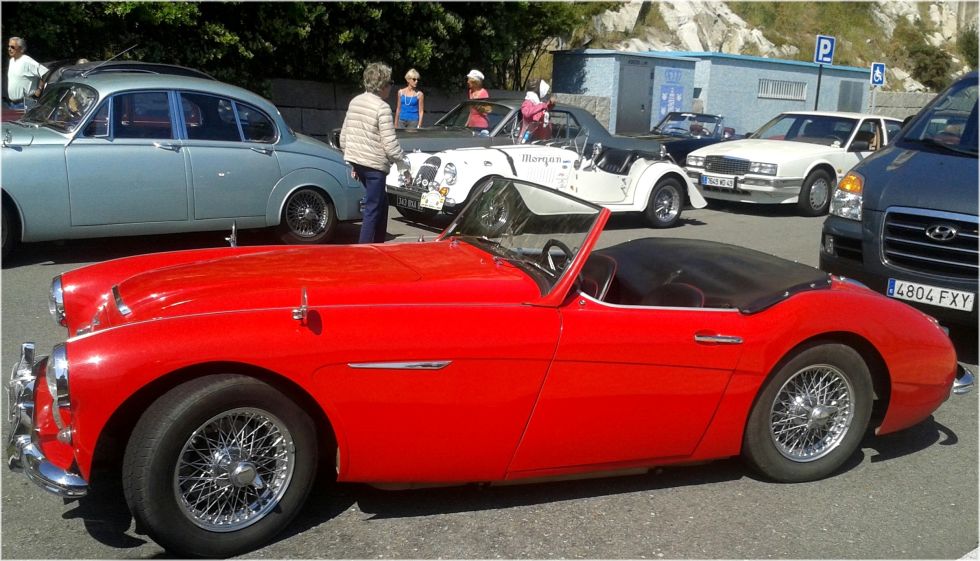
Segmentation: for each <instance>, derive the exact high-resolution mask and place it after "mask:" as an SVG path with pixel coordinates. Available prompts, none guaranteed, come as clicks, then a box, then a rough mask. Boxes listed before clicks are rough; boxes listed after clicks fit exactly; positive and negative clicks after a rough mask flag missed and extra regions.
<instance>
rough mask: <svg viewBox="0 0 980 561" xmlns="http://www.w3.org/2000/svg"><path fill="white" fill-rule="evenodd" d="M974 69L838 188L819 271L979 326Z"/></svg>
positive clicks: (937, 315)
mask: <svg viewBox="0 0 980 561" xmlns="http://www.w3.org/2000/svg"><path fill="white" fill-rule="evenodd" d="M977 191H978V182H977V73H976V72H972V73H970V74H967V75H965V76H963V77H962V78H960V79H959V80H957V81H956V83H954V84H953V85H951V86H950V87H949V88H948V89H947V90H946V91H944V92H943V93H942V94H940V95H939V96H938V97H937V98H936V99H935V100H933V101H932V103H930V104H929V105H927V106H926V107H925V108H923V109H922V111H920V112H919V114H918V115H916V116H915V117H914V118H913V119H912V120H911V122H909V123H907V124H906V126H905V127H904V128H903V129H902V132H901V133H900V135H899V137H898V138H897V139H896V140H895V141H894V142H892V143H891V145H890V146H889V147H888V148H886V149H885V150H882V151H880V152H878V153H877V154H875V155H873V156H871V157H870V158H868V159H866V160H865V161H863V162H861V163H860V164H858V165H857V166H855V167H854V168H853V169H852V170H851V172H850V173H848V174H847V176H845V177H844V179H842V180H841V182H840V184H839V185H838V187H837V189H836V190H835V192H834V196H833V201H832V203H831V206H830V216H828V217H827V220H826V221H825V222H824V225H823V233H822V236H821V240H820V268H821V269H823V270H825V271H828V272H830V273H834V274H839V275H843V276H847V277H851V278H854V279H855V280H858V281H860V282H863V283H864V284H866V285H868V286H869V287H870V288H872V289H873V290H876V291H878V292H881V293H883V294H885V295H887V296H890V297H892V298H897V299H900V300H903V301H906V302H907V303H909V304H911V305H913V306H915V307H917V308H919V309H921V310H923V311H924V312H926V313H928V314H929V315H931V316H933V317H935V318H937V319H939V320H940V321H941V322H943V323H951V324H960V325H970V326H974V327H975V326H976V325H977V288H978V286H977V273H978V267H977V257H978V252H977V239H978V232H977Z"/></svg>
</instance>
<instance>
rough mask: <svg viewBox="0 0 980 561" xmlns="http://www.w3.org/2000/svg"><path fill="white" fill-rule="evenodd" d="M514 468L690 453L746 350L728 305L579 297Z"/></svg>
mask: <svg viewBox="0 0 980 561" xmlns="http://www.w3.org/2000/svg"><path fill="white" fill-rule="evenodd" d="M561 316H562V334H561V339H560V341H559V344H558V350H557V352H556V355H555V361H554V364H553V365H552V367H551V370H550V371H549V372H548V377H547V379H546V380H545V383H544V386H543V388H542V390H541V396H540V398H539V399H538V403H537V405H536V406H535V408H534V414H533V416H532V417H531V420H530V422H529V423H528V428H527V431H526V433H525V435H524V438H523V439H522V441H521V446H520V448H519V449H518V451H517V454H516V455H515V457H514V461H513V463H512V465H511V467H510V469H509V470H508V471H509V472H510V473H511V474H513V473H517V472H528V471H535V470H542V469H549V468H562V467H571V466H587V465H589V466H592V465H595V466H598V465H608V466H615V465H617V464H620V465H621V464H624V463H629V462H636V461H642V460H647V459H654V458H668V457H674V458H678V457H684V456H688V455H690V454H691V453H692V452H693V451H694V450H695V447H696V446H697V444H698V442H699V440H700V438H701V436H702V435H703V434H704V432H705V430H706V428H707V426H708V423H709V421H710V420H711V418H712V415H713V414H714V412H715V409H716V408H717V406H718V403H719V401H720V399H721V396H722V394H723V393H724V391H725V388H726V386H727V384H728V381H729V380H730V378H731V376H732V373H733V371H734V369H735V367H736V365H737V363H738V360H739V358H740V356H741V354H742V347H741V340H740V339H739V338H740V336H741V335H740V333H741V326H742V317H741V315H740V314H739V313H738V312H737V311H734V310H730V309H707V308H691V309H683V308H657V307H642V306H619V305H609V304H605V303H602V302H597V301H595V300H592V299H588V298H583V297H579V298H575V299H573V300H572V302H571V303H570V304H568V305H566V306H565V307H564V308H563V309H562V311H561Z"/></svg>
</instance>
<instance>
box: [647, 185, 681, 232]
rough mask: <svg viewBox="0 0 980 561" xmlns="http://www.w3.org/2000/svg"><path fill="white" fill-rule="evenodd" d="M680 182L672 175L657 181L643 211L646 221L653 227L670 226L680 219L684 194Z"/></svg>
mask: <svg viewBox="0 0 980 561" xmlns="http://www.w3.org/2000/svg"><path fill="white" fill-rule="evenodd" d="M681 193H682V191H681V183H680V181H678V180H676V179H674V178H673V177H666V178H664V179H662V180H661V181H660V183H657V185H656V187H654V188H653V191H652V192H651V193H650V201H649V202H648V203H647V208H646V210H645V211H644V215H645V216H646V219H647V223H649V224H650V226H651V227H653V228H670V227H671V226H675V225H676V224H677V222H678V221H679V220H680V219H681V209H682V208H683V206H684V196H683V195H682V194H681Z"/></svg>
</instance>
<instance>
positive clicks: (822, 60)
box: [813, 35, 837, 111]
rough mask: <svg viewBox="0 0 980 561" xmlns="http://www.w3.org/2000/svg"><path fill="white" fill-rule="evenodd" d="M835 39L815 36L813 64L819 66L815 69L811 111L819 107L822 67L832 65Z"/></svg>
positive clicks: (827, 36)
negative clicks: (815, 91) (814, 93)
mask: <svg viewBox="0 0 980 561" xmlns="http://www.w3.org/2000/svg"><path fill="white" fill-rule="evenodd" d="M836 45H837V39H835V38H834V37H831V36H829V35H817V43H816V45H815V46H814V47H813V62H815V63H817V64H818V65H819V67H818V69H817V95H816V99H814V100H813V110H814V111H816V110H817V106H818V105H820V82H821V80H822V79H823V65H825V64H834V47H835V46H836Z"/></svg>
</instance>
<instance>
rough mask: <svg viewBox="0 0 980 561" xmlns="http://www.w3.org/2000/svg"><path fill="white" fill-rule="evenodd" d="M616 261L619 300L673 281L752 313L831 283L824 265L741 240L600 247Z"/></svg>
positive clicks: (708, 300) (709, 301)
mask: <svg viewBox="0 0 980 561" xmlns="http://www.w3.org/2000/svg"><path fill="white" fill-rule="evenodd" d="M595 253H597V254H602V255H607V256H609V257H611V258H612V259H613V260H615V261H616V264H617V271H616V275H615V277H614V279H613V284H614V286H615V292H616V293H617V296H616V300H617V302H618V303H621V304H638V303H640V302H642V301H643V299H644V296H645V295H647V294H649V293H650V292H652V291H653V290H655V289H657V288H658V287H661V286H663V285H665V284H668V283H685V284H688V285H691V286H694V287H696V288H698V289H700V290H701V291H702V292H703V293H704V307H706V308H737V309H738V310H739V311H741V312H743V313H746V314H751V313H755V312H758V311H760V310H763V309H765V308H768V307H769V306H772V305H773V304H775V303H777V302H780V301H782V300H784V299H786V298H789V297H790V296H792V295H793V294H796V293H798V292H802V291H805V290H819V289H825V288H829V287H830V275H829V274H828V273H825V272H823V271H821V270H819V269H816V268H814V267H811V266H809V265H804V264H802V263H796V262H793V261H787V260H786V259H782V258H779V257H775V256H773V255H769V254H767V253H762V252H760V251H755V250H752V249H747V248H744V247H739V246H735V245H730V244H725V243H719V242H712V241H704V240H689V239H680V238H644V239H639V240H632V241H628V242H625V243H622V244H619V245H615V246H612V247H608V248H605V249H600V250H597V251H596V252H595Z"/></svg>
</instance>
